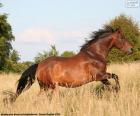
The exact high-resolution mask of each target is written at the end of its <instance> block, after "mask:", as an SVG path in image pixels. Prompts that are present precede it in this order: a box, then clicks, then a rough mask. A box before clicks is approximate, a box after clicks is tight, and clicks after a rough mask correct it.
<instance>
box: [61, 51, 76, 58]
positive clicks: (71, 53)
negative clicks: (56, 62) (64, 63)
mask: <svg viewBox="0 0 140 116" xmlns="http://www.w3.org/2000/svg"><path fill="white" fill-rule="evenodd" d="M73 55H75V53H74V52H73V51H64V52H63V53H62V54H61V56H63V57H71V56H73Z"/></svg>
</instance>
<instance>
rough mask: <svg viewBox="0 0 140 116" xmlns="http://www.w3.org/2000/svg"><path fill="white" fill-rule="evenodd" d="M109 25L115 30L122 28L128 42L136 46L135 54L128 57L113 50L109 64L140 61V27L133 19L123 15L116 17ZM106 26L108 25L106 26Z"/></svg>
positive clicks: (109, 57)
mask: <svg viewBox="0 0 140 116" xmlns="http://www.w3.org/2000/svg"><path fill="white" fill-rule="evenodd" d="M107 25H109V26H111V27H112V28H113V29H117V28H121V30H122V31H123V34H124V36H125V37H126V38H128V40H129V41H130V42H131V43H132V44H133V45H134V49H133V51H134V53H133V54H132V55H126V54H125V53H122V52H121V51H119V50H117V49H113V50H112V51H111V52H110V54H109V56H108V61H109V62H120V61H122V62H126V61H134V60H139V59H140V40H139V39H140V32H139V25H138V23H137V22H136V21H134V20H133V19H132V17H129V16H126V15H124V14H121V15H120V16H117V17H115V19H113V20H111V21H110V22H109V23H108V24H107ZM105 26H106V25H105Z"/></svg>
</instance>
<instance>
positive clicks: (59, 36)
mask: <svg viewBox="0 0 140 116" xmlns="http://www.w3.org/2000/svg"><path fill="white" fill-rule="evenodd" d="M127 1H128V0H96V1H95V0H0V3H3V5H4V6H3V7H2V8H0V13H7V14H8V22H9V23H10V25H11V26H12V31H13V35H14V36H15V41H13V42H12V45H13V48H14V49H16V50H17V51H18V52H19V54H20V56H21V61H33V60H34V57H35V56H36V55H37V54H38V53H39V52H43V51H44V50H45V51H48V50H50V48H51V47H50V45H52V44H55V46H56V49H57V50H58V51H59V53H62V52H63V51H65V50H69V51H75V52H78V51H79V49H80V46H81V45H82V44H83V43H84V41H85V38H89V37H90V34H91V32H93V31H96V30H98V29H100V28H102V27H103V25H104V24H105V23H108V22H109V21H110V20H112V19H114V18H115V17H116V16H118V15H120V14H126V15H128V16H131V17H133V19H134V20H135V21H137V22H138V23H140V6H139V5H138V6H137V7H131V8H128V7H127V5H126V2H127ZM129 1H132V0H129ZM136 1H138V2H140V0H136Z"/></svg>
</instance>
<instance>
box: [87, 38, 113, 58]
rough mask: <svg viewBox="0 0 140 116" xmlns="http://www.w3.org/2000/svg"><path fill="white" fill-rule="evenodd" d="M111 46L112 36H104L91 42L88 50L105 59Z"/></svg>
mask: <svg viewBox="0 0 140 116" xmlns="http://www.w3.org/2000/svg"><path fill="white" fill-rule="evenodd" d="M112 46H113V43H112V38H109V37H106V38H102V39H99V40H98V41H97V42H95V43H93V45H91V47H90V49H89V51H90V52H91V53H93V54H94V53H95V54H98V55H100V56H101V57H103V58H104V59H106V57H107V56H108V53H109V51H110V50H111V48H112Z"/></svg>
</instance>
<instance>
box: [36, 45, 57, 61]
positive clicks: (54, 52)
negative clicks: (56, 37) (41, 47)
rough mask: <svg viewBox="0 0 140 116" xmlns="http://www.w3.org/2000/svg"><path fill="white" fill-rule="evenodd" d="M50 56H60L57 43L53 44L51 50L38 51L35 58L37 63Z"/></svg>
mask: <svg viewBox="0 0 140 116" xmlns="http://www.w3.org/2000/svg"><path fill="white" fill-rule="evenodd" d="M50 56H58V51H57V50H56V47H55V45H51V49H50V50H49V51H43V53H38V54H37V56H36V57H35V58H34V60H35V63H39V62H41V61H42V60H45V59H46V58H48V57H50Z"/></svg>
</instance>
